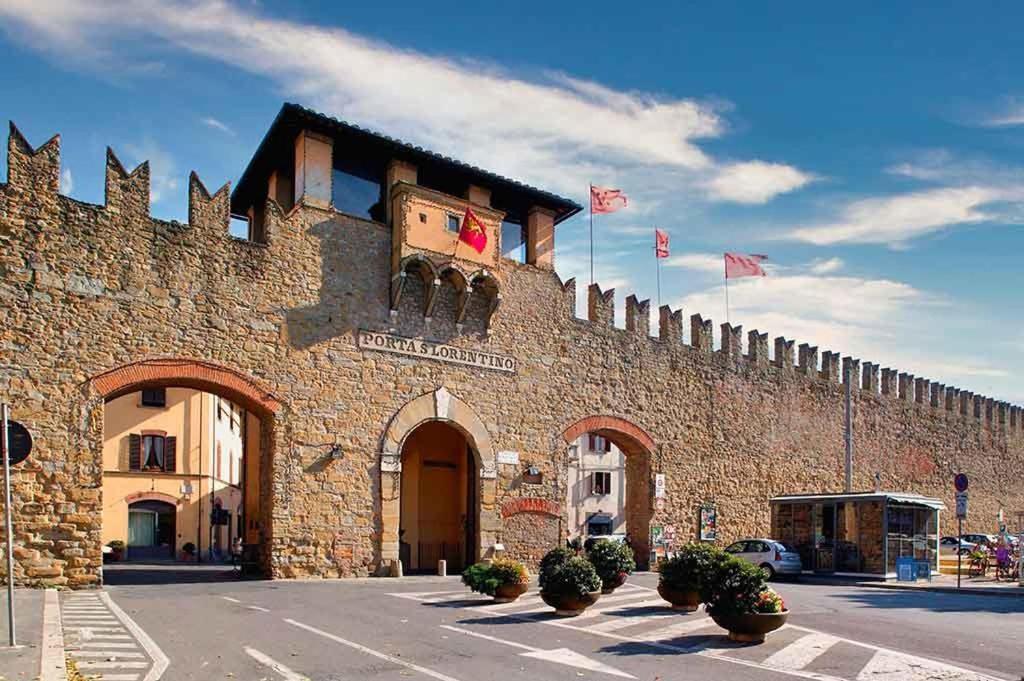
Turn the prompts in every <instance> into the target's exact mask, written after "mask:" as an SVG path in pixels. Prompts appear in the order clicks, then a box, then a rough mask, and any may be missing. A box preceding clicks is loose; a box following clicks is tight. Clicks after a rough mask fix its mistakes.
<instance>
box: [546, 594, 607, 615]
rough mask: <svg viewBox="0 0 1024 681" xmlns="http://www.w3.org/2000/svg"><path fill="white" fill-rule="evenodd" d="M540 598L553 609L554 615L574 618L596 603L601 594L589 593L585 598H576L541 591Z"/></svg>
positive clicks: (574, 595) (572, 595)
mask: <svg viewBox="0 0 1024 681" xmlns="http://www.w3.org/2000/svg"><path fill="white" fill-rule="evenodd" d="M540 597H541V599H543V601H544V602H545V603H547V604H548V605H550V606H551V607H552V608H554V609H555V614H556V615H562V616H563V617H575V616H576V615H579V614H580V613H582V612H583V611H584V610H586V609H587V608H589V607H590V606H592V605H593V604H594V603H597V599H598V598H600V597H601V592H600V591H591V592H590V593H588V594H586V595H585V596H578V595H576V594H553V593H546V592H544V591H541V592H540Z"/></svg>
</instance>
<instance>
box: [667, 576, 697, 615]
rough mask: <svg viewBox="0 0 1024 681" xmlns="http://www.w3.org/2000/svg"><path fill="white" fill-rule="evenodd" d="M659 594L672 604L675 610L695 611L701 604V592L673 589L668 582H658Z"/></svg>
mask: <svg viewBox="0 0 1024 681" xmlns="http://www.w3.org/2000/svg"><path fill="white" fill-rule="evenodd" d="M658 595H659V596H661V597H662V598H664V599H665V600H666V601H668V602H669V603H671V604H672V609H673V610H682V611H683V612H693V611H694V610H696V609H697V607H698V606H699V605H700V593H699V592H697V591H683V590H680V589H673V588H672V587H670V586H668V585H667V584H663V583H659V584H658Z"/></svg>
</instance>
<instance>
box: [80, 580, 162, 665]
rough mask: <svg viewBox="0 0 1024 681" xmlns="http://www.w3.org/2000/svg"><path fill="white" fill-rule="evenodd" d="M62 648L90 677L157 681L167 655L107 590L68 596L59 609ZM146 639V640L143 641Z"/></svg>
mask: <svg viewBox="0 0 1024 681" xmlns="http://www.w3.org/2000/svg"><path fill="white" fill-rule="evenodd" d="M61 620H62V624H63V631H64V638H65V651H66V653H67V655H68V656H69V657H70V658H71V659H72V660H73V661H74V662H75V664H76V665H77V667H78V669H79V670H81V671H82V672H83V673H84V674H85V675H86V676H87V677H89V678H102V679H103V681H158V679H159V678H160V676H161V675H162V674H163V671H164V670H165V669H166V667H167V660H166V657H164V656H163V653H162V652H160V651H159V648H156V653H158V656H159V657H161V658H162V659H161V660H160V661H159V663H155V662H154V661H155V660H157V657H155V656H154V652H153V648H154V647H155V645H154V644H153V643H152V641H151V640H150V639H149V637H148V636H146V634H145V632H142V631H141V630H140V629H139V628H138V625H137V624H135V623H134V622H133V621H132V620H131V618H130V617H128V615H127V614H125V613H124V612H123V611H122V610H121V609H120V608H119V607H118V606H117V605H116V604H115V603H114V602H113V600H111V599H110V598H109V596H108V595H107V594H106V593H103V594H101V595H93V594H88V595H83V594H75V595H71V596H68V597H67V598H66V599H65V601H64V605H63V607H62V608H61ZM143 639H145V641H143Z"/></svg>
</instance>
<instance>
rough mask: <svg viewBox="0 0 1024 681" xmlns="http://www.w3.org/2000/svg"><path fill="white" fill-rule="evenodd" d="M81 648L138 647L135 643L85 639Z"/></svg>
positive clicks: (80, 645)
mask: <svg viewBox="0 0 1024 681" xmlns="http://www.w3.org/2000/svg"><path fill="white" fill-rule="evenodd" d="M79 647H81V648H138V647H139V646H137V645H135V643H115V642H114V641H84V642H82V643H80V644H79Z"/></svg>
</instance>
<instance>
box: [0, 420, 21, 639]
mask: <svg viewBox="0 0 1024 681" xmlns="http://www.w3.org/2000/svg"><path fill="white" fill-rule="evenodd" d="M8 411H9V410H8V407H7V405H6V404H4V405H0V420H2V421H3V425H2V426H0V431H2V432H0V457H2V458H3V460H4V527H5V532H6V535H7V632H8V634H9V635H10V636H9V638H10V644H11V647H12V648H13V647H15V646H16V645H17V637H16V636H15V629H14V528H13V522H12V520H11V515H12V514H11V458H10V456H9V454H8V451H7V444H8V442H9V440H8V439H7V418H8Z"/></svg>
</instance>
